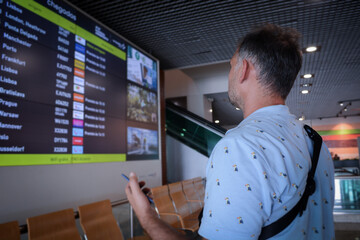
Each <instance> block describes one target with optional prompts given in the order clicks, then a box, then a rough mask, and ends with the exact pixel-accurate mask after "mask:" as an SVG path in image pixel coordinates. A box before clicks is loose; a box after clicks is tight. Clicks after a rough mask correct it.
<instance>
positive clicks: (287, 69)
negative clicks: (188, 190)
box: [126, 24, 334, 240]
mask: <svg viewBox="0 0 360 240" xmlns="http://www.w3.org/2000/svg"><path fill="white" fill-rule="evenodd" d="M298 38H299V34H298V33H297V32H296V31H295V30H292V29H286V28H281V27H279V26H276V25H271V24H268V25H265V26H263V27H262V28H259V29H256V30H255V31H253V32H251V33H249V34H247V35H246V36H245V37H244V39H243V40H242V41H241V42H240V44H239V46H238V48H237V50H236V52H235V54H234V56H233V57H232V59H231V61H230V64H231V70H230V73H229V99H230V101H231V103H232V104H233V105H235V106H236V107H239V108H241V109H242V111H243V113H244V120H243V121H242V122H241V123H240V124H239V126H237V127H236V128H234V129H231V130H229V131H228V132H227V133H226V136H225V137H224V138H223V139H222V140H221V141H219V143H218V144H217V145H216V146H215V148H214V150H213V152H212V155H211V157H210V159H209V164H208V166H207V172H206V176H207V179H206V180H207V183H206V197H205V206H204V212H203V218H202V222H201V226H200V229H199V234H200V235H201V236H203V237H204V238H207V239H257V238H258V237H259V235H260V233H261V229H262V227H264V226H267V225H269V224H271V223H273V222H275V221H276V220H278V219H279V218H280V217H282V216H284V215H285V214H286V213H287V212H288V211H290V210H291V209H292V208H293V207H294V206H295V205H296V204H297V202H298V201H299V200H300V198H301V196H302V194H303V193H304V190H305V186H306V179H307V175H308V172H309V170H310V168H311V155H312V153H313V143H312V141H311V140H310V139H309V137H308V136H307V134H306V132H305V130H304V129H303V125H302V124H301V123H300V122H298V121H297V120H296V117H295V116H294V115H291V114H290V113H289V110H288V108H287V107H286V106H285V99H286V97H287V95H288V94H289V92H290V90H291V88H292V86H293V84H294V81H295V79H296V76H297V74H298V72H299V70H300V68H301V63H302V55H301V51H300V47H299V45H298V43H297V41H298ZM234 166H235V167H234ZM130 178H131V181H130V183H129V185H128V187H127V189H126V193H127V196H128V199H129V201H130V203H131V204H132V205H133V207H134V210H135V212H136V214H137V215H138V217H139V220H140V223H141V224H142V226H143V227H144V228H145V230H146V231H148V232H149V234H150V236H152V237H153V238H154V239H170V238H169V236H171V235H172V234H173V233H172V232H170V230H171V229H170V228H168V227H166V225H165V224H164V223H162V222H161V221H160V220H159V219H158V218H156V214H155V212H154V211H153V210H151V208H150V205H149V204H148V203H147V202H146V199H145V196H144V195H143V194H142V193H141V190H140V188H139V186H138V184H137V179H136V176H134V175H133V174H132V176H131V177H130ZM315 182H316V191H315V193H314V194H313V195H312V196H310V198H309V200H308V203H307V208H306V211H304V213H303V215H302V216H301V217H300V216H297V217H296V218H295V219H294V221H293V222H292V223H291V224H290V225H289V226H288V227H287V228H286V229H285V230H283V231H282V232H280V233H279V234H277V235H276V236H274V237H273V238H272V239H294V240H295V239H332V238H334V226H333V216H332V209H333V202H334V201H333V196H334V190H333V186H334V184H333V182H334V179H333V166H332V160H331V156H330V153H329V151H328V149H327V148H326V146H325V145H324V144H323V147H322V149H321V152H320V157H319V162H318V165H317V170H316V174H315ZM210 213H211V214H210ZM160 233H161V234H165V235H164V236H166V237H164V238H160V235H157V234H160ZM152 234H154V235H152ZM167 234H169V235H167ZM171 238H172V239H181V236H179V235H174V237H171Z"/></svg>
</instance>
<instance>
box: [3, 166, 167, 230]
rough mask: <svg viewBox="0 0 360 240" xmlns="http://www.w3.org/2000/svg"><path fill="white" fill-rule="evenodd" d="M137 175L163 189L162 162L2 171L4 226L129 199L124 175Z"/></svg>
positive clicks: (150, 185)
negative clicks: (89, 204) (108, 201)
mask: <svg viewBox="0 0 360 240" xmlns="http://www.w3.org/2000/svg"><path fill="white" fill-rule="evenodd" d="M130 171H135V172H136V173H137V174H138V175H139V178H140V179H142V180H145V181H146V182H147V185H148V186H149V187H155V186H159V185H161V161H160V160H156V161H134V162H131V161H130V162H122V163H91V164H67V165H53V166H46V165H44V166H19V167H1V168H0V183H1V184H0V193H1V194H0V206H1V214H0V223H2V222H7V221H12V220H18V221H19V223H20V224H25V223H26V218H28V217H31V216H37V215H40V214H45V213H48V212H52V211H57V210H62V209H66V208H74V210H76V208H77V206H80V205H83V204H87V203H91V202H94V201H99V200H104V199H110V200H111V201H115V200H120V199H124V198H126V195H125V186H126V184H127V183H126V181H125V180H124V179H123V178H122V177H121V173H124V174H129V172H130Z"/></svg>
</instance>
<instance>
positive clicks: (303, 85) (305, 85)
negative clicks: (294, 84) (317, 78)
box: [300, 83, 312, 87]
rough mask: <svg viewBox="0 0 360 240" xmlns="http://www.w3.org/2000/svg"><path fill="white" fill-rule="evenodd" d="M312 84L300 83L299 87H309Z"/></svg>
mask: <svg viewBox="0 0 360 240" xmlns="http://www.w3.org/2000/svg"><path fill="white" fill-rule="evenodd" d="M311 86H312V83H303V84H300V87H311Z"/></svg>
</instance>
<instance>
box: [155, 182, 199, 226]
mask: <svg viewBox="0 0 360 240" xmlns="http://www.w3.org/2000/svg"><path fill="white" fill-rule="evenodd" d="M151 193H152V197H153V201H154V203H155V208H156V211H157V213H158V214H159V217H160V219H162V220H163V221H165V222H166V223H168V224H169V225H171V226H173V227H174V228H176V229H184V230H190V231H192V232H195V231H196V230H197V229H198V228H199V224H198V221H196V220H185V219H183V217H182V216H181V215H180V214H178V213H177V212H176V210H175V208H174V205H173V202H172V200H171V198H170V195H169V190H168V186H167V185H164V186H159V187H155V188H152V189H151Z"/></svg>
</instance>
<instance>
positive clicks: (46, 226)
mask: <svg viewBox="0 0 360 240" xmlns="http://www.w3.org/2000/svg"><path fill="white" fill-rule="evenodd" d="M27 225H28V236H29V240H44V239H51V240H63V239H67V240H81V237H80V234H79V232H78V230H77V228H76V224H75V218H74V211H73V209H71V208H70V209H65V210H62V211H57V212H52V213H48V214H44V215H40V216H36V217H30V218H28V219H27Z"/></svg>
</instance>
